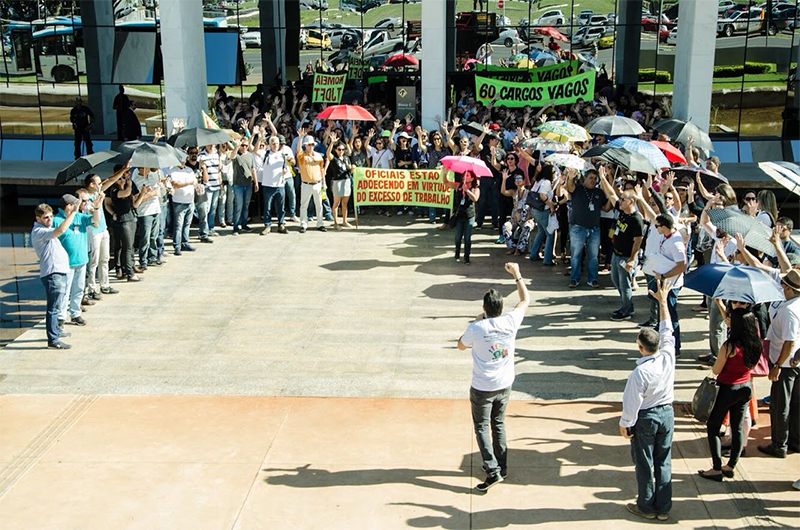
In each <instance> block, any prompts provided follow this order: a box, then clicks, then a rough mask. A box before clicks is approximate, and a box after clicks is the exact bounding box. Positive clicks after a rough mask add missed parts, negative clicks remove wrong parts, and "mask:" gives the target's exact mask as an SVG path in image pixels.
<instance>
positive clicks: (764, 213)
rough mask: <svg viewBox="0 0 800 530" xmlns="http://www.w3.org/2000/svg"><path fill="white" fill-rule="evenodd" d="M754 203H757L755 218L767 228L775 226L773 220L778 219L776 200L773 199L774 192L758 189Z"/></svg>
mask: <svg viewBox="0 0 800 530" xmlns="http://www.w3.org/2000/svg"><path fill="white" fill-rule="evenodd" d="M756 204H757V205H758V213H757V214H756V218H757V219H758V220H759V221H761V222H762V223H764V224H765V225H767V227H768V228H772V227H773V226H775V221H776V220H777V219H778V202H777V201H776V200H775V194H774V193H772V192H771V191H770V190H761V191H759V192H758V195H757V196H756Z"/></svg>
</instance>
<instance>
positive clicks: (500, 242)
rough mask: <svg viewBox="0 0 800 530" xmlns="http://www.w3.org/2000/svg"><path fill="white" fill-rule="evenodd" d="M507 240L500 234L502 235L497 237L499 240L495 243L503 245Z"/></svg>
mask: <svg viewBox="0 0 800 530" xmlns="http://www.w3.org/2000/svg"><path fill="white" fill-rule="evenodd" d="M505 242H506V238H505V237H503V236H500V237H498V238H497V241H495V242H494V244H495V245H502V244H503V243H505Z"/></svg>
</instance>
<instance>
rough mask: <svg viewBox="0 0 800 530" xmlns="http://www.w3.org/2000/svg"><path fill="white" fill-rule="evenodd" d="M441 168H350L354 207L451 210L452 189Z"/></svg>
mask: <svg viewBox="0 0 800 530" xmlns="http://www.w3.org/2000/svg"><path fill="white" fill-rule="evenodd" d="M444 174H445V171H443V170H441V169H374V168H364V167H359V168H354V169H353V196H354V197H355V201H356V206H370V205H378V206H380V205H388V206H399V205H407V206H422V207H432V208H452V206H453V193H452V188H450V187H449V186H447V185H445V183H444Z"/></svg>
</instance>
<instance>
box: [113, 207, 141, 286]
mask: <svg viewBox="0 0 800 530" xmlns="http://www.w3.org/2000/svg"><path fill="white" fill-rule="evenodd" d="M117 239H118V240H119V248H120V255H119V261H118V262H117V268H118V269H122V274H123V275H125V277H126V278H127V277H130V276H133V242H134V240H135V239H136V220H135V219H134V220H131V221H125V222H123V223H117Z"/></svg>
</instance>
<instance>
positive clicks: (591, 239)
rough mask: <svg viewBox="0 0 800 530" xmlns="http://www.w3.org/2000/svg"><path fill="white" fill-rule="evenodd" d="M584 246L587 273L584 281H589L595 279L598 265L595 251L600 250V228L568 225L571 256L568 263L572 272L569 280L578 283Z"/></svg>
mask: <svg viewBox="0 0 800 530" xmlns="http://www.w3.org/2000/svg"><path fill="white" fill-rule="evenodd" d="M584 247H585V248H586V254H587V255H586V261H587V268H588V269H589V271H588V273H587V278H586V281H588V282H589V283H591V282H595V281H597V267H598V265H599V263H598V259H597V253H598V252H599V251H600V228H599V227H597V226H595V227H593V228H586V227H583V226H580V225H570V227H569V248H570V254H572V258H570V265H571V266H572V273H571V274H570V275H569V281H571V282H575V283H578V282H579V281H580V280H581V259H582V258H583V249H584Z"/></svg>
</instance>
